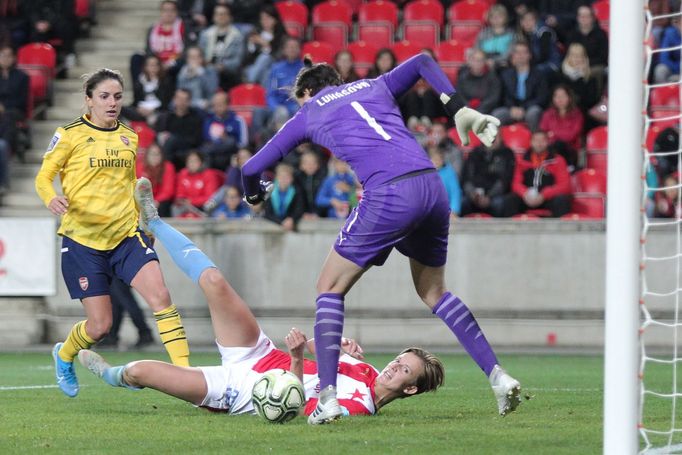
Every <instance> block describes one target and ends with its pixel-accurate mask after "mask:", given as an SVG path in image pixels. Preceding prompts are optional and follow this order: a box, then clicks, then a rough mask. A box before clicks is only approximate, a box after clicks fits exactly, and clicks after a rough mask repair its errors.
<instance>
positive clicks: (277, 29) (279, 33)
mask: <svg viewBox="0 0 682 455" xmlns="http://www.w3.org/2000/svg"><path fill="white" fill-rule="evenodd" d="M286 34H287V32H286V30H284V25H282V20H281V19H280V17H279V13H278V12H277V8H275V7H274V5H264V6H263V8H262V9H261V11H260V18H259V21H258V26H257V27H256V28H255V29H254V30H253V31H252V32H251V33H250V34H249V36H248V38H247V40H246V58H245V59H244V65H245V68H244V76H245V79H246V81H247V82H251V83H256V84H260V85H262V86H265V85H266V84H267V83H268V75H269V74H270V68H271V67H272V64H273V62H274V61H275V59H276V58H277V56H276V55H275V54H276V53H277V52H278V51H279V50H280V49H281V47H282V40H283V38H284V37H285V36H286Z"/></svg>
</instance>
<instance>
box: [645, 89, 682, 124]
mask: <svg viewBox="0 0 682 455" xmlns="http://www.w3.org/2000/svg"><path fill="white" fill-rule="evenodd" d="M649 110H650V112H651V117H653V118H661V117H672V116H675V115H679V114H680V86H679V85H678V84H677V83H675V84H673V85H666V86H663V87H654V88H652V89H651V93H650V94H649Z"/></svg>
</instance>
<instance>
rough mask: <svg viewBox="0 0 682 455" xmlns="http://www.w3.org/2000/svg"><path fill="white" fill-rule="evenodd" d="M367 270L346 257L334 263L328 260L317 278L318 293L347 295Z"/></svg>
mask: <svg viewBox="0 0 682 455" xmlns="http://www.w3.org/2000/svg"><path fill="white" fill-rule="evenodd" d="M365 270H366V269H363V268H360V267H359V266H357V265H355V264H353V263H352V262H350V261H347V260H345V259H343V260H342V261H338V260H336V261H333V263H330V262H327V263H325V265H324V266H323V268H322V272H320V276H319V278H318V279H317V285H316V289H317V293H318V294H329V293H332V294H342V295H345V294H346V293H347V292H348V291H350V289H351V288H352V287H353V285H354V284H355V282H356V281H357V280H358V279H359V278H360V277H361V276H362V274H363V273H365Z"/></svg>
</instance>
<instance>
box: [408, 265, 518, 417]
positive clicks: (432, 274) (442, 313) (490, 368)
mask: <svg viewBox="0 0 682 455" xmlns="http://www.w3.org/2000/svg"><path fill="white" fill-rule="evenodd" d="M410 267H411V270H412V279H413V280H414V285H415V289H416V290H417V293H418V294H419V296H420V297H421V298H422V300H423V301H424V302H425V303H426V304H427V305H428V306H429V307H430V308H431V310H432V312H433V314H435V315H436V316H438V317H439V318H440V319H441V320H442V321H443V322H444V323H445V325H447V326H448V328H449V329H450V330H451V331H452V333H454V334H455V336H456V337H457V339H458V340H459V342H460V344H461V345H462V347H463V348H464V349H465V350H466V351H467V353H468V354H469V356H471V358H472V359H473V360H474V362H476V364H477V365H478V366H479V367H480V368H481V370H483V372H484V373H485V375H486V376H487V377H488V380H489V381H490V385H491V386H492V389H493V393H494V394H495V398H496V399H497V407H498V411H499V413H500V415H502V416H505V415H507V414H509V413H510V412H512V411H514V410H515V409H516V408H517V406H518V405H519V403H520V399H519V395H520V393H521V384H520V383H519V381H517V380H516V379H514V378H512V377H511V376H509V374H507V372H506V371H505V370H504V369H502V367H501V366H500V365H499V362H498V360H497V356H496V355H495V352H494V351H493V349H492V347H491V346H490V344H489V343H488V340H487V339H486V337H485V335H484V334H483V331H482V330H481V328H480V327H479V325H478V322H477V321H476V318H475V317H474V315H473V313H472V312H471V310H470V309H469V307H467V306H466V305H465V304H464V302H462V300H461V299H460V298H459V297H456V296H454V295H452V294H451V293H450V292H448V291H445V278H444V273H445V268H444V267H427V266H425V265H423V264H421V263H419V262H418V261H416V260H414V259H411V260H410Z"/></svg>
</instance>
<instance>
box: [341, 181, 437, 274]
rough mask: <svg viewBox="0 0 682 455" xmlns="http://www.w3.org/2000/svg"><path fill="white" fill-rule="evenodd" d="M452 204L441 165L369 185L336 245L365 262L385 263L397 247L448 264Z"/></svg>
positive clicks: (359, 262)
mask: <svg viewBox="0 0 682 455" xmlns="http://www.w3.org/2000/svg"><path fill="white" fill-rule="evenodd" d="M449 227H450V205H449V203H448V196H447V193H446V191H445V186H444V185H443V182H442V181H441V179H440V176H439V175H438V173H437V172H435V170H434V171H433V172H426V173H417V174H416V175H407V176H404V177H399V178H398V179H397V180H395V181H393V182H389V183H386V184H384V185H381V186H379V187H377V188H372V189H370V190H366V191H365V192H364V194H363V196H362V200H361V201H360V204H359V205H358V206H357V207H356V208H355V209H353V211H352V212H351V214H350V215H349V216H348V220H346V224H345V225H344V226H343V229H341V232H340V233H339V236H338V238H337V239H336V243H335V244H334V249H335V250H336V252H337V253H339V254H340V255H341V256H343V257H344V258H346V259H348V260H349V261H351V262H353V263H355V264H357V265H358V266H360V267H366V266H369V265H383V264H384V262H386V258H388V255H389V254H390V253H391V250H392V249H393V247H395V248H396V249H397V250H398V251H400V252H401V253H402V254H404V255H405V256H407V257H410V258H412V259H415V260H416V261H418V262H419V263H421V264H424V265H426V266H429V267H441V266H443V265H445V261H446V256H447V252H448V231H449Z"/></svg>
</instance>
